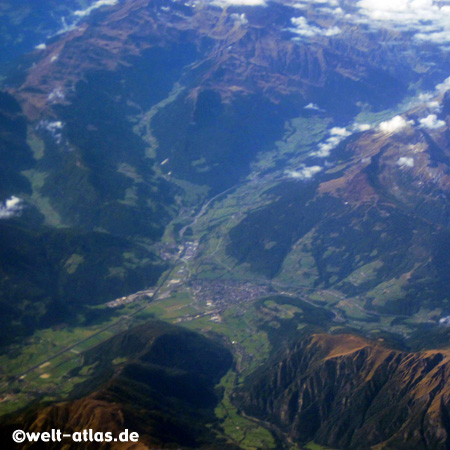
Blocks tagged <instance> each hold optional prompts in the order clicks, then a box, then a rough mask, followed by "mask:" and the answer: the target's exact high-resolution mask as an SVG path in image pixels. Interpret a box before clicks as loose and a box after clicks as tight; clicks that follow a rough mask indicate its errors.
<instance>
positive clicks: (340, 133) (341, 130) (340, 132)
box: [330, 127, 352, 137]
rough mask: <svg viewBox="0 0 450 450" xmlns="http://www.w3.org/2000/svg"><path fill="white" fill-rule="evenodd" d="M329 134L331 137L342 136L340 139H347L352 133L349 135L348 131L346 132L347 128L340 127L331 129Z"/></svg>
mask: <svg viewBox="0 0 450 450" xmlns="http://www.w3.org/2000/svg"><path fill="white" fill-rule="evenodd" d="M330 134H331V135H332V136H342V137H347V136H350V135H351V134H352V133H350V131H348V130H347V128H341V127H333V128H332V129H331V130H330Z"/></svg>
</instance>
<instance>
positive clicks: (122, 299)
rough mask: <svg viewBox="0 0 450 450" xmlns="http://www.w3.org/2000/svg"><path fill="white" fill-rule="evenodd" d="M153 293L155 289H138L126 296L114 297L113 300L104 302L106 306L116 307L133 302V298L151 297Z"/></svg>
mask: <svg viewBox="0 0 450 450" xmlns="http://www.w3.org/2000/svg"><path fill="white" fill-rule="evenodd" d="M154 294H155V289H147V290H145V291H139V292H136V293H135V294H131V295H128V296H126V297H120V298H116V299H115V300H112V301H111V302H108V303H106V306H107V307H108V308H117V307H118V306H123V305H127V304H128V303H131V302H134V301H135V300H141V299H146V298H147V299H149V298H152V297H153V295H154Z"/></svg>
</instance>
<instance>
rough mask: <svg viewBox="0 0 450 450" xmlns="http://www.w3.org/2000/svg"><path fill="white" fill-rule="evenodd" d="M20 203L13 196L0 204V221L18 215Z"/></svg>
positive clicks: (18, 199) (20, 208)
mask: <svg viewBox="0 0 450 450" xmlns="http://www.w3.org/2000/svg"><path fill="white" fill-rule="evenodd" d="M21 203H22V200H21V199H20V198H18V197H16V196H14V195H13V196H12V197H10V198H9V199H7V200H6V201H5V203H4V204H1V203H0V219H10V218H11V217H15V216H17V215H18V214H20V211H21V210H22V204H21Z"/></svg>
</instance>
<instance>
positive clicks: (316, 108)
mask: <svg viewBox="0 0 450 450" xmlns="http://www.w3.org/2000/svg"><path fill="white" fill-rule="evenodd" d="M305 109H314V110H316V111H321V109H320V108H319V107H318V106H317V105H316V104H315V103H308V104H307V105H306V106H305Z"/></svg>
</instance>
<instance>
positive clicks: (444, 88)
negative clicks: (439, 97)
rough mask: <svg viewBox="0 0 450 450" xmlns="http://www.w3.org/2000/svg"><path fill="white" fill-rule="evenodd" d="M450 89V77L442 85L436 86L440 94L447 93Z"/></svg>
mask: <svg viewBox="0 0 450 450" xmlns="http://www.w3.org/2000/svg"><path fill="white" fill-rule="evenodd" d="M449 89H450V77H448V78H446V79H445V80H444V81H443V82H442V83H439V84H437V85H436V90H437V91H438V92H440V93H443V92H446V91H448V90H449Z"/></svg>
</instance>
